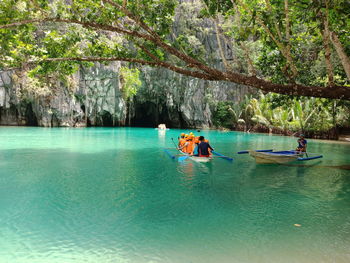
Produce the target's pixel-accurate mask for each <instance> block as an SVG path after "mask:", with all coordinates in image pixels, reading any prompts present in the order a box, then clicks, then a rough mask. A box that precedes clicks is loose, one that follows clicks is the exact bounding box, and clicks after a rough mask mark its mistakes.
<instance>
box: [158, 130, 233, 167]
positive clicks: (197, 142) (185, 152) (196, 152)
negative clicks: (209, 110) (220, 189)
mask: <svg viewBox="0 0 350 263" xmlns="http://www.w3.org/2000/svg"><path fill="white" fill-rule="evenodd" d="M171 140H172V142H173V144H174V146H175V148H173V150H176V151H178V152H179V154H178V155H179V156H180V157H178V161H179V162H183V161H185V160H187V159H189V160H192V161H194V162H198V163H208V162H210V161H211V160H212V159H213V155H215V157H219V158H223V159H226V160H228V161H232V160H233V159H232V158H231V157H228V156H225V155H223V154H220V153H218V152H215V151H214V149H213V148H212V147H211V146H210V144H209V140H207V139H205V138H204V136H195V135H194V134H193V133H192V132H191V133H189V134H185V133H181V134H180V137H179V138H178V143H177V144H176V143H175V141H174V139H173V138H171ZM169 150H170V149H164V152H165V153H166V154H167V155H168V156H169V157H170V158H171V159H175V157H176V155H173V154H172V153H171V152H170V151H169Z"/></svg>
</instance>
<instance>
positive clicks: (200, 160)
mask: <svg viewBox="0 0 350 263" xmlns="http://www.w3.org/2000/svg"><path fill="white" fill-rule="evenodd" d="M190 159H191V160H192V161H194V162H198V163H208V162H210V161H211V160H212V159H211V158H210V157H196V156H191V157H190Z"/></svg>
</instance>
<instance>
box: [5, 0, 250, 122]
mask: <svg viewBox="0 0 350 263" xmlns="http://www.w3.org/2000/svg"><path fill="white" fill-rule="evenodd" d="M180 2H181V3H180V5H179V7H178V11H177V15H176V20H175V21H176V22H175V23H174V26H173V34H172V36H170V37H173V38H176V37H177V36H178V35H180V34H187V33H188V32H195V33H194V35H190V36H189V41H192V42H194V43H198V45H197V47H198V50H197V51H198V54H204V55H203V56H204V57H203V58H204V59H206V60H207V62H208V63H211V64H214V65H215V66H217V67H222V62H221V58H220V54H219V50H220V49H219V45H218V39H220V42H221V47H222V49H221V50H222V52H223V54H224V56H225V58H226V59H227V60H228V61H232V60H234V59H235V54H234V52H233V48H232V43H229V42H228V41H226V40H225V38H224V37H223V36H221V35H220V36H219V37H217V32H216V31H215V29H214V28H213V24H212V23H211V21H209V20H207V19H198V18H196V14H197V13H198V10H199V9H198V4H196V1H194V0H191V1H180ZM195 46H196V45H195ZM120 67H121V64H120V63H118V62H115V63H111V64H110V65H108V66H105V65H96V66H95V67H92V68H89V69H85V68H81V69H80V71H79V72H77V73H76V74H75V75H74V76H73V79H74V81H75V82H76V83H77V86H76V88H75V89H74V90H72V89H70V88H68V87H66V85H64V84H63V83H60V82H57V84H56V85H55V88H54V91H53V92H52V94H51V96H47V97H45V98H38V97H35V96H30V95H29V96H26V97H25V98H24V97H23V96H21V89H23V85H22V86H21V85H18V84H15V82H14V81H13V77H12V76H13V75H12V74H13V73H12V72H0V125H33V126H36V125H38V126H44V127H56V126H70V127H77V126H124V125H131V126H148V127H155V126H157V125H158V124H159V123H165V124H167V126H168V127H211V126H212V123H213V120H212V114H213V111H215V106H216V104H217V102H218V101H227V100H229V101H235V102H238V101H240V100H242V99H243V97H244V96H245V95H246V94H247V93H252V92H254V91H253V89H250V88H248V87H243V86H238V85H235V84H233V83H229V82H227V83H225V82H209V81H204V80H200V79H194V78H190V77H186V76H182V75H179V74H177V73H174V72H171V71H168V70H165V69H155V68H150V67H144V68H142V69H141V71H142V74H141V80H142V87H141V88H140V89H139V91H138V93H137V95H136V96H135V97H134V99H133V100H132V101H128V102H126V101H125V100H124V99H123V96H122V91H121V85H120V78H119V69H120ZM24 85H25V84H24Z"/></svg>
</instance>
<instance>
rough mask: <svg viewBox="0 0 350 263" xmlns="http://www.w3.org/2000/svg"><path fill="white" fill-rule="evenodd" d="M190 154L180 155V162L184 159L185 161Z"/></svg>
mask: <svg viewBox="0 0 350 263" xmlns="http://www.w3.org/2000/svg"><path fill="white" fill-rule="evenodd" d="M189 157H190V156H189V155H186V156H180V157H179V159H178V161H179V162H183V161H185V160H186V159H187V158H189Z"/></svg>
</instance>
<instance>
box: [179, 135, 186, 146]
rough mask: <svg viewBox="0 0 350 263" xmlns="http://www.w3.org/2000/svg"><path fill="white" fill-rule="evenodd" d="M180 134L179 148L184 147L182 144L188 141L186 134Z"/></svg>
mask: <svg viewBox="0 0 350 263" xmlns="http://www.w3.org/2000/svg"><path fill="white" fill-rule="evenodd" d="M180 136H181V137H180V138H179V143H178V148H182V146H184V144H185V143H186V139H185V134H184V133H181V135H180Z"/></svg>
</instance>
